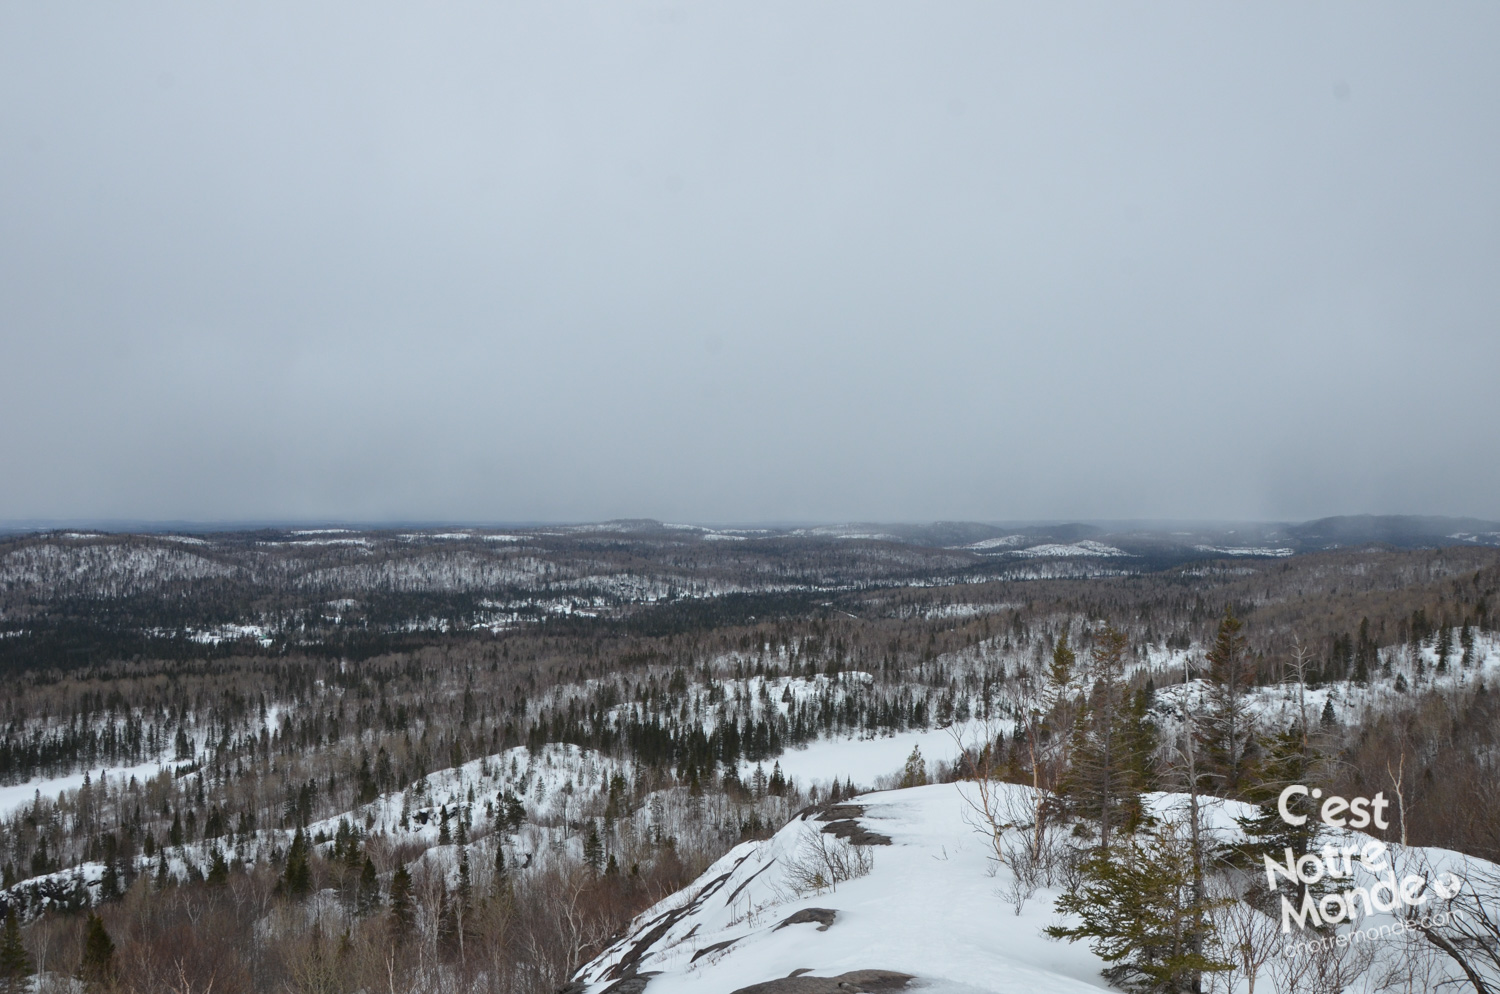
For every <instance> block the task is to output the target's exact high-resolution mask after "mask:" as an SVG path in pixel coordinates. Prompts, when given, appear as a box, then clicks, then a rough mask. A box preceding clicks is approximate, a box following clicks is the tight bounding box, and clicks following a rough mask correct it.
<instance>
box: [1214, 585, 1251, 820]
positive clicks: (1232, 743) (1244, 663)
mask: <svg viewBox="0 0 1500 994" xmlns="http://www.w3.org/2000/svg"><path fill="white" fill-rule="evenodd" d="M1243 628H1244V623H1243V622H1241V621H1240V619H1238V618H1236V617H1235V616H1234V611H1233V609H1231V608H1225V609H1224V617H1223V618H1222V619H1220V621H1219V631H1218V635H1217V636H1216V637H1215V639H1214V646H1213V648H1212V649H1210V650H1209V652H1208V664H1209V669H1208V679H1209V694H1208V705H1209V706H1208V714H1207V715H1206V716H1205V719H1204V721H1203V722H1202V723H1201V725H1200V728H1201V729H1202V735H1203V745H1204V759H1205V765H1206V766H1207V768H1208V770H1209V772H1210V773H1211V774H1212V775H1213V777H1214V779H1215V780H1216V781H1217V782H1218V784H1219V787H1220V789H1221V790H1222V792H1223V793H1224V794H1226V795H1229V796H1234V795H1235V794H1237V793H1238V792H1239V791H1240V788H1241V787H1242V786H1244V784H1245V783H1246V782H1247V781H1248V780H1249V779H1250V778H1251V776H1252V775H1253V773H1254V761H1255V757H1256V754H1257V750H1258V743H1257V740H1256V737H1255V729H1254V721H1253V717H1252V715H1251V712H1250V708H1249V703H1248V700H1247V696H1246V693H1247V691H1248V690H1249V689H1250V686H1251V684H1252V683H1253V682H1254V676H1255V673H1254V669H1253V667H1252V666H1251V660H1250V649H1249V644H1248V642H1247V641H1246V639H1245V636H1244V634H1243V632H1242V629H1243Z"/></svg>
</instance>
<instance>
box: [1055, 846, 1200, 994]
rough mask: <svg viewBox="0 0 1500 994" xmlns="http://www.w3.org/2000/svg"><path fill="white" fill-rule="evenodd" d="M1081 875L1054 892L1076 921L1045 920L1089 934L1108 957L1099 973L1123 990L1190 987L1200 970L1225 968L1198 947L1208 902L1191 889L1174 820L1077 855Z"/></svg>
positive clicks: (1058, 930)
mask: <svg viewBox="0 0 1500 994" xmlns="http://www.w3.org/2000/svg"><path fill="white" fill-rule="evenodd" d="M1081 869H1082V873H1083V882H1082V883H1081V884H1080V886H1079V887H1078V889H1077V890H1075V891H1073V892H1071V893H1066V894H1064V895H1063V896H1062V897H1060V898H1058V901H1057V908H1058V910H1059V911H1061V912H1063V913H1065V914H1074V915H1077V916H1078V918H1079V919H1080V921H1079V924H1077V925H1068V926H1064V925H1052V926H1049V927H1048V928H1047V929H1046V933H1047V934H1048V935H1049V936H1051V937H1052V938H1054V939H1067V940H1068V941H1069V942H1076V941H1078V940H1079V939H1088V940H1090V948H1091V949H1092V950H1093V951H1094V953H1095V955H1097V956H1099V957H1100V958H1101V959H1103V960H1104V961H1105V962H1106V963H1109V964H1110V966H1108V967H1107V968H1106V969H1105V970H1104V971H1103V973H1104V977H1105V979H1107V980H1108V981H1109V982H1110V983H1112V984H1115V985H1117V986H1120V987H1123V988H1124V989H1126V990H1130V991H1141V992H1162V994H1189V992H1194V991H1199V990H1201V989H1202V978H1203V974H1205V973H1212V972H1217V971H1221V970H1227V969H1229V964H1227V963H1221V962H1217V961H1215V960H1212V959H1210V958H1209V957H1208V956H1206V955H1205V954H1204V953H1202V952H1201V951H1200V950H1203V949H1206V948H1208V947H1209V946H1210V943H1209V941H1208V940H1209V938H1210V937H1211V936H1212V934H1213V926H1212V920H1211V918H1210V916H1209V912H1210V910H1211V907H1210V902H1207V901H1205V900H1203V899H1201V898H1198V897H1196V896H1195V888H1194V886H1193V861H1192V844H1191V841H1190V840H1189V839H1187V838H1186V837H1185V835H1184V833H1182V832H1181V831H1179V830H1178V827H1177V826H1176V825H1175V824H1172V823H1168V824H1166V825H1163V826H1162V827H1161V829H1160V830H1159V831H1158V832H1157V833H1155V834H1154V835H1149V834H1148V835H1142V836H1132V837H1126V838H1122V839H1121V840H1120V841H1118V842H1117V843H1116V844H1115V845H1114V846H1112V847H1111V848H1109V849H1105V848H1103V847H1100V848H1098V849H1095V850H1094V851H1093V852H1092V853H1091V854H1090V855H1089V856H1088V858H1087V859H1086V860H1085V861H1084V863H1083V865H1082V867H1081Z"/></svg>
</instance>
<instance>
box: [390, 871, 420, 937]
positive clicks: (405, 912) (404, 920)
mask: <svg viewBox="0 0 1500 994" xmlns="http://www.w3.org/2000/svg"><path fill="white" fill-rule="evenodd" d="M390 900H391V910H390V914H389V922H390V930H391V939H392V940H393V941H394V942H396V943H397V944H398V945H399V944H400V943H402V942H404V941H406V938H407V937H408V936H409V935H411V932H412V929H413V928H414V927H415V926H416V923H417V910H416V905H415V904H414V903H413V901H412V886H411V873H410V872H408V871H407V869H406V864H404V863H403V864H400V865H398V866H397V867H396V872H395V873H393V874H391V894H390Z"/></svg>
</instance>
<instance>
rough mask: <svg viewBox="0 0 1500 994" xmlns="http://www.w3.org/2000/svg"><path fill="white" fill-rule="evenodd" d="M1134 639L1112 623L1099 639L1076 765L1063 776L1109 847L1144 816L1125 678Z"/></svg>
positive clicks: (1076, 736)
mask: <svg viewBox="0 0 1500 994" xmlns="http://www.w3.org/2000/svg"><path fill="white" fill-rule="evenodd" d="M1128 651H1129V640H1128V639H1127V638H1126V636H1125V633H1124V632H1121V631H1119V630H1118V629H1116V628H1114V627H1113V626H1109V625H1106V626H1105V627H1104V630H1103V631H1102V632H1100V633H1099V635H1098V637H1097V638H1096V639H1095V643H1094V652H1093V658H1092V661H1091V665H1090V678H1091V679H1092V681H1093V687H1092V689H1091V690H1090V691H1089V694H1088V696H1087V697H1086V698H1085V699H1084V701H1083V703H1082V705H1081V707H1080V710H1079V713H1078V717H1077V721H1076V722H1075V724H1074V728H1073V749H1072V753H1073V757H1072V765H1071V766H1070V767H1069V768H1068V771H1067V773H1066V774H1064V777H1063V783H1062V793H1063V795H1064V797H1066V799H1067V801H1068V804H1069V805H1070V806H1071V808H1072V810H1073V811H1075V812H1076V813H1078V814H1081V815H1083V816H1084V817H1086V818H1091V819H1093V820H1095V821H1096V822H1097V823H1098V825H1099V845H1100V848H1102V849H1107V848H1109V845H1110V837H1111V835H1112V834H1113V832H1114V831H1115V830H1117V829H1121V828H1125V829H1129V828H1133V827H1134V826H1135V825H1136V824H1137V823H1138V822H1139V820H1140V814H1141V801H1140V795H1141V791H1142V790H1144V789H1145V783H1144V780H1143V778H1142V776H1141V772H1140V771H1141V758H1140V757H1139V756H1138V754H1137V752H1136V744H1137V740H1138V737H1139V733H1138V732H1137V730H1136V729H1135V728H1134V722H1133V721H1132V714H1131V708H1130V705H1129V702H1128V701H1127V700H1126V696H1125V695H1126V690H1125V683H1124V667H1125V657H1126V654H1127V652H1128Z"/></svg>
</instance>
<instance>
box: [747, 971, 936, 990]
mask: <svg viewBox="0 0 1500 994" xmlns="http://www.w3.org/2000/svg"><path fill="white" fill-rule="evenodd" d="M800 972H801V971H794V973H800ZM914 979H916V978H915V977H913V976H912V975H911V974H909V973H896V972H894V971H892V970H851V971H849V972H848V973H841V974H839V975H838V976H837V977H808V976H791V977H782V978H781V979H780V980H768V981H766V982H765V983H763V984H751V985H750V986H749V987H741V988H740V989H739V990H737V991H734V992H733V994H885V992H887V991H899V990H901V989H903V988H904V987H906V985H907V984H908V983H910V982H911V981H912V980H914Z"/></svg>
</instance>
